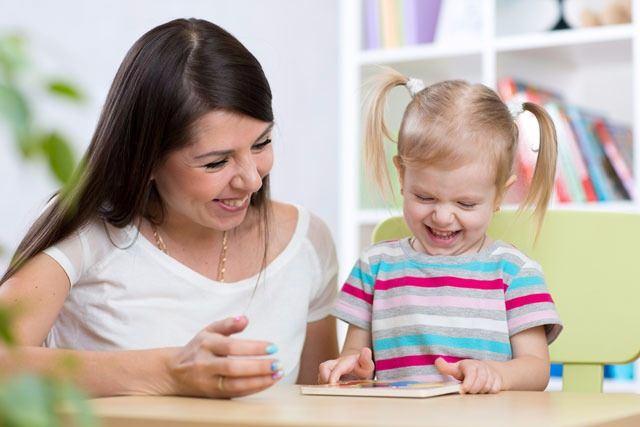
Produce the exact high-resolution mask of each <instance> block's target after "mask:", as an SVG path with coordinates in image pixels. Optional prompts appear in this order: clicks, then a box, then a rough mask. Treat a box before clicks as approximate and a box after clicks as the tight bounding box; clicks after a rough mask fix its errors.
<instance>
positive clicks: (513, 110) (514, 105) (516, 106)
mask: <svg viewBox="0 0 640 427" xmlns="http://www.w3.org/2000/svg"><path fill="white" fill-rule="evenodd" d="M507 108H508V109H509V113H510V114H511V117H512V118H513V120H515V119H517V118H518V116H519V115H520V114H522V113H523V112H524V107H523V104H522V102H515V101H510V102H507Z"/></svg>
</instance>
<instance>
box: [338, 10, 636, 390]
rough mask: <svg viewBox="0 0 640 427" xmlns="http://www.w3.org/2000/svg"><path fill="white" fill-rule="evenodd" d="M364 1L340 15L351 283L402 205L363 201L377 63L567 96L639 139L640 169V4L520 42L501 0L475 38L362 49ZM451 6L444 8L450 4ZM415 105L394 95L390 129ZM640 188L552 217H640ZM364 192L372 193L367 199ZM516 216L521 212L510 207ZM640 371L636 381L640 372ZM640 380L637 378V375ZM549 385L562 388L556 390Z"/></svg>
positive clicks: (626, 385) (344, 229) (343, 206)
mask: <svg viewBox="0 0 640 427" xmlns="http://www.w3.org/2000/svg"><path fill="white" fill-rule="evenodd" d="M363 1H365V0H344V1H342V2H340V8H341V28H340V31H341V35H340V40H341V43H340V45H341V83H342V85H341V112H340V117H341V120H342V122H341V147H342V148H341V159H340V174H341V194H340V228H339V232H338V233H337V236H338V241H337V243H338V256H339V260H340V267H341V272H342V273H341V274H342V275H344V274H345V273H346V272H347V271H348V269H349V268H350V267H351V264H352V262H353V261H354V260H355V259H357V257H358V254H359V253H360V251H361V250H362V248H363V246H365V245H367V244H368V243H369V236H370V233H371V231H372V229H373V227H374V226H375V224H377V223H378V222H380V221H382V220H383V219H385V218H388V217H389V216H391V215H400V214H401V209H400V208H398V207H397V206H396V207H389V208H379V207H376V206H380V203H376V202H375V201H371V202H370V203H368V202H363V200H365V199H366V198H365V199H363V197H362V194H363V188H364V186H366V185H367V184H368V181H364V182H361V180H362V176H361V174H360V173H358V165H360V164H361V150H360V147H361V125H362V117H361V107H362V90H361V89H362V86H363V83H364V82H365V81H366V80H367V78H368V77H369V76H370V75H372V74H373V73H374V72H375V71H376V66H378V65H388V66H391V67H394V68H396V69H398V70H399V71H400V72H402V73H404V74H405V75H409V76H413V77H420V78H422V79H423V80H424V81H425V82H426V83H427V84H430V83H433V82H436V81H439V80H443V79H452V78H462V79H466V80H468V81H470V82H474V83H483V84H485V85H487V86H489V87H492V88H496V87H497V82H498V81H499V80H500V79H501V78H503V77H517V78H519V79H522V80H523V81H524V82H527V83H529V84H532V85H536V86H539V87H542V88H548V89H550V90H552V91H556V92H558V93H559V94H561V95H562V97H563V99H564V101H566V102H567V103H571V104H575V105H579V106H581V107H584V108H585V109H586V110H587V111H594V112H598V113H602V114H603V115H604V116H606V117H611V118H614V119H615V120H616V121H618V122H619V123H622V124H624V125H626V126H629V127H630V128H631V129H632V130H633V131H634V132H633V147H634V149H633V170H634V171H636V175H637V174H638V171H640V155H639V153H640V150H639V149H638V148H640V0H632V7H633V15H634V17H635V19H634V21H633V22H632V23H631V24H626V25H615V26H606V27H596V28H585V29H569V30H561V31H553V32H542V33H526V34H515V35H508V36H507V35H499V34H496V28H498V27H500V26H499V25H497V24H496V20H497V19H499V17H500V16H501V14H500V13H497V12H498V11H497V10H496V8H497V7H498V5H499V4H500V3H501V2H500V1H497V0H477V1H478V3H480V2H481V6H477V4H475V3H474V4H473V5H474V7H477V8H478V10H479V11H480V12H479V14H480V15H481V16H482V25H481V27H482V28H480V29H479V31H478V33H477V37H474V38H472V39H467V40H466V41H464V42H458V43H453V42H441V43H438V42H436V43H434V44H430V45H414V46H405V47H398V48H391V49H375V50H364V49H363V48H362V46H364V44H363V43H362V37H363V34H364V33H365V32H364V31H363V28H364V22H363V15H362V12H363ZM443 1H446V0H443ZM408 101H409V97H408V94H406V93H402V91H393V92H392V93H391V96H390V99H389V105H388V112H389V113H388V115H387V116H386V119H387V122H388V123H387V124H388V125H389V128H390V130H391V131H392V132H394V131H395V130H397V127H398V125H399V123H400V119H401V113H402V111H404V106H406V103H407V102H408ZM639 189H640V187H639V186H638V184H637V183H636V184H635V188H634V190H635V191H634V192H633V193H634V194H635V195H636V196H635V199H633V200H631V201H607V202H591V203H566V204H559V203H553V204H552V206H551V209H559V210H564V209H578V210H586V211H616V212H640V191H638V190H639ZM364 194H367V192H366V191H364ZM505 209H515V206H505ZM638 366H640V365H636V371H637V372H636V373H637V374H640V368H639V367H638ZM637 377H640V375H637ZM551 386H552V387H559V385H558V384H557V382H556V383H553V382H552V385H551ZM605 390H606V391H635V392H640V380H636V381H631V382H628V381H626V382H624V381H620V382H618V381H605Z"/></svg>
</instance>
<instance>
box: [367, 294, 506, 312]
mask: <svg viewBox="0 0 640 427" xmlns="http://www.w3.org/2000/svg"><path fill="white" fill-rule="evenodd" d="M412 305H413V306H422V307H461V308H476V309H483V310H504V300H502V299H499V300H496V299H482V298H471V297H450V296H417V295H401V296H397V297H393V298H376V300H375V301H374V302H373V306H374V307H375V309H377V310H384V309H387V308H394V307H406V306H412Z"/></svg>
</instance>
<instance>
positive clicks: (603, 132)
mask: <svg viewBox="0 0 640 427" xmlns="http://www.w3.org/2000/svg"><path fill="white" fill-rule="evenodd" d="M594 130H595V132H596V135H597V136H598V140H599V141H600V144H602V149H603V150H604V153H605V155H606V156H607V158H608V159H609V162H610V163H611V166H612V167H613V169H614V171H615V172H616V174H617V175H618V178H619V179H620V182H621V183H622V185H623V186H624V189H625V191H626V192H627V195H628V196H629V197H630V198H633V197H634V183H633V176H632V174H631V170H630V169H629V168H628V167H627V164H626V163H625V161H624V159H623V158H622V155H621V154H620V152H619V151H618V147H617V146H616V145H615V143H614V142H613V138H612V137H611V134H610V133H609V129H608V128H607V126H606V124H605V122H604V120H602V119H598V120H596V121H595V123H594Z"/></svg>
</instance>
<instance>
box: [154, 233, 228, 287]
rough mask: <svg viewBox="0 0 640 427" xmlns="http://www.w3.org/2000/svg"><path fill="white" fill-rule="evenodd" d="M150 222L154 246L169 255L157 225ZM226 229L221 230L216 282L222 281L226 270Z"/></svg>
mask: <svg viewBox="0 0 640 427" xmlns="http://www.w3.org/2000/svg"><path fill="white" fill-rule="evenodd" d="M150 223H151V229H152V230H153V237H154V239H155V240H156V246H157V247H158V249H160V250H161V251H162V252H164V253H165V254H167V255H169V252H168V251H167V245H166V244H165V243H164V240H162V236H161V235H160V233H158V226H156V225H155V224H154V223H153V222H150ZM227 243H228V239H227V231H226V230H225V231H223V232H222V250H221V251H220V258H219V259H218V278H217V280H218V282H224V273H225V272H226V270H227V248H228V245H227Z"/></svg>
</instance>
